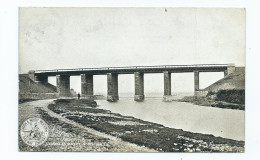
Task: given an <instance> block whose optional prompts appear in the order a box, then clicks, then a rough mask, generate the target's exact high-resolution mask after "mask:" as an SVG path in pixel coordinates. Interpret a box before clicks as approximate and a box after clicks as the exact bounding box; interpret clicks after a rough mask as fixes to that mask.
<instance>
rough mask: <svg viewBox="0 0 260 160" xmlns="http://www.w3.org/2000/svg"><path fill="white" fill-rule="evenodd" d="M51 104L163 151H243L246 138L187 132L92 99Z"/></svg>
mask: <svg viewBox="0 0 260 160" xmlns="http://www.w3.org/2000/svg"><path fill="white" fill-rule="evenodd" d="M48 108H49V109H50V110H52V111H54V112H55V113H57V114H60V115H61V116H63V117H65V118H67V119H70V120H73V121H75V122H77V123H80V124H82V125H84V126H86V127H90V128H93V129H95V130H98V131H101V132H104V133H106V134H110V135H113V136H116V137H119V138H121V139H122V140H124V141H128V142H131V143H135V144H137V145H140V146H145V147H148V148H152V149H155V150H157V151H163V152H243V151H244V141H236V140H231V139H225V138H221V137H215V136H213V135H206V134H199V133H191V132H186V131H183V130H181V129H173V128H168V127H164V126H163V125H160V124H156V123H151V122H147V121H143V120H141V119H137V118H134V117H129V116H122V115H120V114H115V113H111V112H110V111H108V110H104V109H99V108H97V105H96V102H95V101H91V100H72V99H68V100H64V99H63V100H56V101H55V103H54V104H50V105H49V106H48Z"/></svg>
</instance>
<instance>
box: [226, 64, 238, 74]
mask: <svg viewBox="0 0 260 160" xmlns="http://www.w3.org/2000/svg"><path fill="white" fill-rule="evenodd" d="M235 70H236V67H235V64H233V63H231V64H228V66H227V70H225V71H224V76H225V77H226V76H228V75H230V74H231V73H233V72H234V71H235Z"/></svg>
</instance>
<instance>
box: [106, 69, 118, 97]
mask: <svg viewBox="0 0 260 160" xmlns="http://www.w3.org/2000/svg"><path fill="white" fill-rule="evenodd" d="M117 100H119V96H118V74H115V73H107V101H110V102H114V101H117Z"/></svg>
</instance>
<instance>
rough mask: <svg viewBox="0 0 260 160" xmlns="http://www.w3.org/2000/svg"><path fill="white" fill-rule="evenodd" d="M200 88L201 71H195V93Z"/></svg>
mask: <svg viewBox="0 0 260 160" xmlns="http://www.w3.org/2000/svg"><path fill="white" fill-rule="evenodd" d="M199 90H200V84H199V71H194V91H195V95H196V92H198V91H199Z"/></svg>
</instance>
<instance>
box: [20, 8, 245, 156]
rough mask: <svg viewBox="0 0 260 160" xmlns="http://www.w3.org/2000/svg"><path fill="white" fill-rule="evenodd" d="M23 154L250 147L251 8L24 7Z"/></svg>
mask: <svg viewBox="0 0 260 160" xmlns="http://www.w3.org/2000/svg"><path fill="white" fill-rule="evenodd" d="M18 20H19V22H18V61H19V62H18V63H19V66H18V68H19V71H18V74H19V75H18V77H19V82H18V86H19V91H18V100H17V101H18V102H19V105H18V122H17V123H18V135H17V137H18V138H17V139H18V146H17V147H18V151H19V152H145V153H150V152H181V153H182V152H185V153H186V152H196V153H209V152H210V153H211V152H224V153H244V152H245V142H246V140H245V112H247V111H246V110H247V109H246V105H245V78H246V76H245V67H246V59H245V55H246V54H245V52H246V10H245V8H199V7H193V8H188V7H168V8H167V7H146V8H143V7H140V8H137V7H19V11H18Z"/></svg>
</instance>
